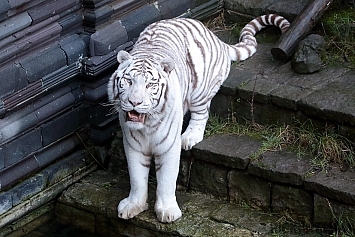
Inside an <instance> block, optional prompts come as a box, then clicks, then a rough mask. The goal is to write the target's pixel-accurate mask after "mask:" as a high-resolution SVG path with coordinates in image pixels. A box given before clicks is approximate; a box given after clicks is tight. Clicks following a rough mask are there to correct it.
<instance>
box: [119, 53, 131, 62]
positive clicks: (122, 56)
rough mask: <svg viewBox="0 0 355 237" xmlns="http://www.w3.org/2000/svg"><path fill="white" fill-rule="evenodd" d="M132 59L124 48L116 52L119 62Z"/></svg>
mask: <svg viewBox="0 0 355 237" xmlns="http://www.w3.org/2000/svg"><path fill="white" fill-rule="evenodd" d="M130 59H132V56H131V55H130V54H129V53H127V52H126V51H124V50H121V51H119V52H118V53H117V61H118V62H119V63H120V64H121V63H124V62H126V61H128V60H130Z"/></svg>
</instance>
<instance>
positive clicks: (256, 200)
mask: <svg viewBox="0 0 355 237" xmlns="http://www.w3.org/2000/svg"><path fill="white" fill-rule="evenodd" d="M227 178H228V195H229V200H230V202H233V203H237V204H240V205H247V206H249V207H251V208H254V209H261V210H263V211H269V210H270V203H271V186H270V182H269V181H268V180H266V179H262V178H259V177H257V176H254V175H250V174H248V173H246V172H244V171H243V172H241V171H239V170H235V169H233V170H231V171H229V172H228V176H227Z"/></svg>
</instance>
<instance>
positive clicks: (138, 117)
mask: <svg viewBox="0 0 355 237" xmlns="http://www.w3.org/2000/svg"><path fill="white" fill-rule="evenodd" d="M144 118H145V115H144V114H140V113H138V112H137V111H135V110H132V111H129V112H127V120H128V121H132V122H137V123H144Z"/></svg>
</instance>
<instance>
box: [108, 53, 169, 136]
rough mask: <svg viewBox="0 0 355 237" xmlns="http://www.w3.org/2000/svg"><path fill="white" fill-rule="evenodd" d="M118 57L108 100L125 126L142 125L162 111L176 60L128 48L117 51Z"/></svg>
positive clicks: (158, 116)
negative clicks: (144, 55) (136, 54)
mask: <svg viewBox="0 0 355 237" xmlns="http://www.w3.org/2000/svg"><path fill="white" fill-rule="evenodd" d="M117 61H118V62H119V64H120V65H119V67H118V69H117V70H116V71H115V72H114V73H113V75H112V76H111V78H110V80H109V83H108V96H109V101H110V102H111V103H112V104H113V106H114V109H115V110H116V111H118V112H119V114H120V119H121V120H122V119H124V121H125V125H126V126H128V127H129V128H131V129H137V130H138V129H142V128H144V127H145V125H147V124H151V123H152V122H154V120H159V118H160V116H162V115H163V113H162V112H163V109H164V101H165V99H166V98H165V97H166V95H165V94H166V92H167V86H168V85H167V81H168V80H167V79H168V77H169V74H170V72H171V71H172V70H173V69H174V66H175V64H174V62H173V60H172V59H170V58H165V59H162V60H156V59H154V58H151V57H148V58H136V57H134V56H132V55H130V54H129V53H127V52H125V51H120V52H118V54H117ZM121 122H122V121H121Z"/></svg>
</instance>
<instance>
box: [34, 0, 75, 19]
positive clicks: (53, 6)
mask: <svg viewBox="0 0 355 237" xmlns="http://www.w3.org/2000/svg"><path fill="white" fill-rule="evenodd" d="M75 2H76V0H61V1H49V2H47V4H43V5H40V6H38V7H34V8H31V9H29V10H28V14H29V15H30V16H31V18H32V20H33V24H36V23H38V22H41V21H42V20H45V19H47V18H50V17H51V16H54V15H56V14H58V13H60V12H62V11H64V10H66V9H68V8H70V7H72V6H74V5H75Z"/></svg>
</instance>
